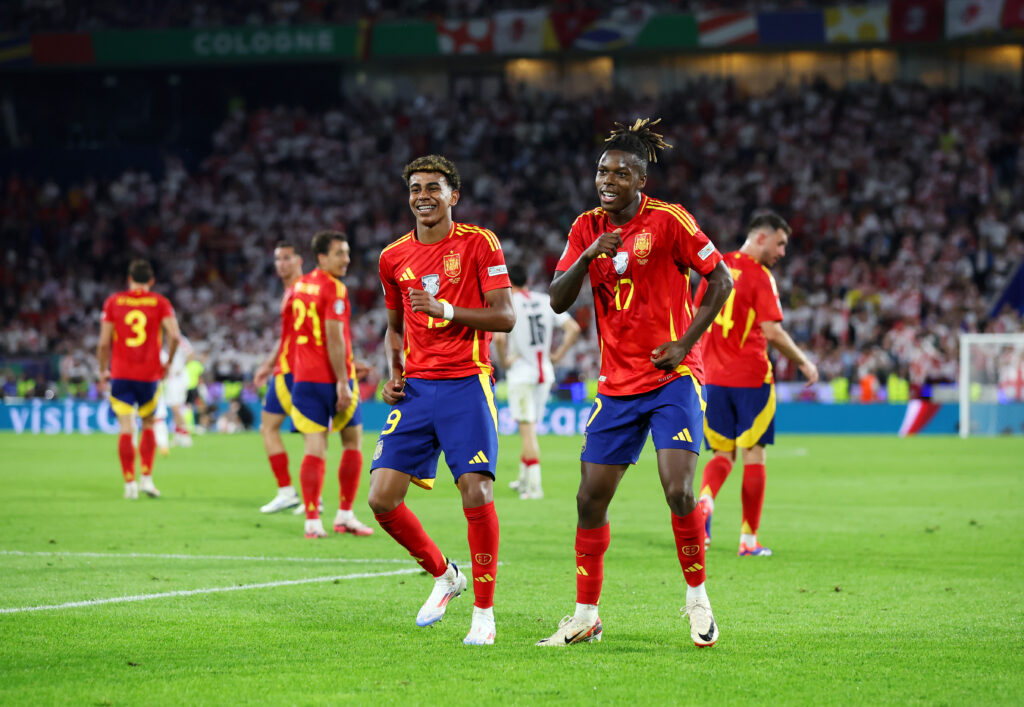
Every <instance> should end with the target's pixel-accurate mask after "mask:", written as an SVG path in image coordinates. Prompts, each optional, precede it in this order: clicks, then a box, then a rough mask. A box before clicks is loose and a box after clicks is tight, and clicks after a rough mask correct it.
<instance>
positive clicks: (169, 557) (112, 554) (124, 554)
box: [0, 550, 409, 564]
mask: <svg viewBox="0 0 1024 707" xmlns="http://www.w3.org/2000/svg"><path fill="white" fill-rule="evenodd" d="M0 555H14V556H17V557H99V558H104V557H106V558H115V559H120V558H128V559H140V558H142V559H156V560H239V561H242V562H329V563H336V562H355V563H367V564H377V563H401V564H406V563H408V562H409V560H400V559H394V558H382V559H365V558H351V559H350V558H344V557H267V556H246V555H184V554H159V553H151V552H24V551H22V550H0Z"/></svg>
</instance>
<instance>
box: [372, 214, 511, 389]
mask: <svg viewBox="0 0 1024 707" xmlns="http://www.w3.org/2000/svg"><path fill="white" fill-rule="evenodd" d="M380 281H381V284H383V286H384V304H385V306H386V307H387V308H388V309H401V310H402V311H403V312H404V316H405V341H404V346H405V375H406V376H407V377H409V378H427V379H435V380H436V379H444V378H464V377H465V376H473V375H479V374H480V373H486V374H488V375H490V374H491V370H492V369H491V354H490V344H491V332H489V331H480V330H479V329H473V328H471V327H467V326H463V325H461V324H457V323H455V322H449V321H447V320H445V319H439V318H435V317H429V316H427V314H426V313H424V312H413V311H412V305H411V304H410V302H409V296H408V290H409V289H411V288H415V289H422V290H426V291H427V292H429V293H430V294H432V295H433V296H434V297H435V298H436V299H437V300H438V301H440V302H448V303H449V304H451V305H452V306H454V307H471V308H476V309H479V308H482V307H486V306H487V300H485V299H484V293H485V292H489V291H490V290H497V289H500V288H502V287H511V286H512V283H511V282H509V279H508V269H507V268H506V267H505V254H504V253H503V252H502V250H501V243H500V242H499V241H498V237H497V236H495V235H494V234H493V233H492V232H491V231H488V230H487V229H486V228H480V227H479V226H472V225H470V224H466V223H453V224H452V228H451V230H450V231H449V232H448V235H447V236H446V237H445V238H444V239H443V240H441V241H439V242H437V243H432V244H430V245H426V244H423V243H420V242H419V241H418V240H416V232H415V231H410V232H409V233H407V234H405V235H404V236H402V237H401V238H399V239H398V240H397V241H395V242H394V243H392V244H391V245H389V246H387V247H386V248H385V249H384V250H383V251H381V254H380Z"/></svg>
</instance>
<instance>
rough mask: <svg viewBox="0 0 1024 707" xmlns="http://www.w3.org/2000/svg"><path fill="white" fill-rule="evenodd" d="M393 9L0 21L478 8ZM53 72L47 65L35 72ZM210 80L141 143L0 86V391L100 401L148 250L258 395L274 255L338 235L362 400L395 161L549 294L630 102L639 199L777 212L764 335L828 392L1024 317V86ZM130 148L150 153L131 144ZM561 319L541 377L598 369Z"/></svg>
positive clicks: (916, 369) (209, 374) (201, 377)
mask: <svg viewBox="0 0 1024 707" xmlns="http://www.w3.org/2000/svg"><path fill="white" fill-rule="evenodd" d="M663 4H665V5H671V6H672V7H676V8H678V7H682V6H688V5H690V4H693V3H663ZM792 4H793V3H775V5H782V6H786V5H792ZM796 4H798V5H800V4H802V5H807V3H796ZM812 4H813V3H812ZM385 5H387V6H388V8H390V9H385V8H384V7H383V6H385ZM394 5H395V7H397V8H398V9H397V10H396V9H394V7H392V4H390V3H378V4H377V5H375V4H374V3H369V5H367V4H366V3H344V2H342V3H324V2H297V1H296V2H263V3H243V2H227V3H186V2H169V3H164V2H152V1H150V2H140V3H132V4H130V5H125V4H123V3H113V2H94V3H72V2H57V3H47V2H42V1H40V2H23V3H21V4H20V5H19V4H15V5H14V6H11V7H6V9H5V10H3V11H0V17H2V18H3V19H4V20H6V21H7V23H8V24H10V23H14V25H17V26H21V27H23V28H35V27H39V26H41V25H42V26H50V27H53V28H62V27H63V28H76V29H80V28H83V27H85V28H88V27H105V26H110V25H115V26H123V27H134V26H137V25H138V24H140V23H146V24H148V25H150V26H178V25H186V26H189V25H193V26H194V25H197V24H202V23H204V22H208V23H214V24H216V23H243V24H244V23H264V22H300V21H308V20H309V17H308V15H310V13H312V14H313V15H314V16H315V17H314V19H316V18H319V19H324V18H328V19H334V20H338V21H341V20H342V19H347V18H350V15H352V16H354V15H359V14H360V13H361V14H362V15H365V14H366V12H367V10H366V8H367V7H371V8H372V7H377V6H379V7H378V9H379V11H380V12H381V13H385V14H387V13H393V12H398V13H399V14H401V13H408V12H421V13H425V12H446V11H450V10H452V9H453V8H454V9H456V10H458V11H459V12H461V13H462V14H463V15H467V16H468V15H472V14H473V13H475V12H484V11H485V7H484V5H485V4H484V3H479V2H470V1H465V2H415V1H414V0H408V1H407V2H404V3H397V4H394ZM511 5H512V6H515V3H511ZM565 5H567V6H571V5H572V3H565ZM753 5H754V6H757V5H758V4H756V3H754V4H753ZM399 6H400V7H399ZM12 7H14V8H20V12H19V11H12ZM126 8H130V9H126ZM87 9H88V10H92V11H93V14H92V15H88V14H87V13H86V14H83V12H84V11H85V10H87ZM58 10H59V11H58ZM79 10H81V12H80V11H79ZM328 12H331V13H333V14H330V15H329V16H328V15H327V14H324V13H328ZM4 13H7V14H6V17H5V16H4ZM160 78H161V79H164V80H166V77H165V76H164V75H163V74H161V75H160ZM71 80H73V79H67V78H64V79H61V78H54V79H52V80H51V81H52V83H51V88H52V89H53V90H58V89H60V88H61V87H62V86H64V87H66V86H67V82H68V81H71ZM111 80H113V81H114V82H115V84H116V82H117V79H116V78H114V79H111V78H110V77H109V76H106V77H104V76H97V77H93V78H90V79H88V80H87V81H85V83H86V84H88V82H89V81H93V82H94V85H95V88H94V89H90V88H89V87H88V86H87V87H86V88H85V89H79V90H86V91H88V90H94V91H97V92H102V90H103V88H102V87H103V86H106V87H107V88H111V84H110V81H111ZM122 80H124V79H122ZM129 80H134V81H136V83H133V84H132V86H138V85H142V84H140V83H138V82H139V81H140V80H141V79H139V78H135V79H129ZM210 80H211V81H213V82H215V83H216V82H219V83H216V85H218V86H227V87H228V90H227V92H226V95H224V96H222V97H221V100H219V101H218V102H216V103H214V104H210V105H192V104H188V105H178V106H175V107H174V110H173V111H172V112H171V113H170V114H167V113H161V114H160V115H159V116H153V120H152V121H151V123H149V124H148V125H152V126H157V128H154V130H156V129H159V131H160V135H159V136H156V135H154V134H151V133H146V130H145V129H143V128H139V130H138V131H137V132H136V134H137V135H140V136H139V137H137V138H134V139H129V138H125V137H124V136H125V134H132V133H131V131H127V132H126V131H124V130H122V131H118V130H115V129H113V128H110V127H109V125H110V124H111V123H113V124H115V125H116V124H119V123H118V121H125V120H129V121H130V119H131V116H130V115H125V106H126V105H130V104H125V103H123V102H121V103H117V102H113V103H111V105H110V106H109V107H108V108H107V109H104V108H102V107H99V108H93V109H92V112H91V113H90V115H89V116H83V117H81V119H80V120H77V121H76V120H71V121H70V125H69V126H65V127H62V128H61V129H57V128H56V127H55V123H53V122H52V121H50V122H46V121H39V122H35V121H32V120H26V119H25V116H26V115H29V116H30V115H32V114H33V113H32V111H33V110H35V108H34V106H30V105H26V104H25V102H26V101H30V100H34V98H33V95H34V94H33V93H32V91H31V90H30V89H28V88H25V87H22V90H20V91H19V90H15V91H12V92H11V93H9V94H8V95H6V96H3V105H2V111H0V112H2V113H3V116H4V127H5V128H6V129H5V130H4V131H3V140H4V142H5V143H6V144H5V148H6V154H7V155H8V158H7V159H6V161H5V165H4V166H5V167H6V169H5V170H4V171H3V172H0V238H2V241H3V256H2V262H0V287H2V293H3V294H2V301H0V377H2V380H0V385H2V389H3V393H4V395H5V396H21V397H33V396H40V397H55V396H63V395H73V396H78V397H90V396H94V395H95V391H94V387H93V383H94V381H95V378H96V374H97V371H96V360H95V355H94V351H95V346H96V337H97V334H98V331H99V316H100V308H101V306H102V303H103V300H104V298H105V297H106V296H107V295H108V294H110V293H111V292H113V291H114V290H116V289H119V288H121V287H122V286H123V284H124V282H125V269H126V264H127V262H128V261H129V260H130V259H131V258H133V257H138V256H142V257H146V258H148V259H150V260H151V261H152V262H153V264H154V266H155V269H156V273H157V285H156V289H157V290H158V291H160V292H162V293H164V294H166V295H167V296H168V297H170V299H171V301H172V302H173V303H174V305H175V307H176V310H177V314H178V317H179V320H180V323H181V327H182V330H183V332H184V333H185V334H186V336H188V337H189V338H190V339H191V340H192V343H193V345H194V346H195V348H196V351H197V357H198V359H199V361H200V362H201V363H202V370H201V373H199V372H197V384H199V385H202V386H203V389H204V391H205V394H206V397H207V398H208V399H211V400H218V399H222V398H225V397H237V396H239V395H242V396H243V397H244V398H247V399H251V400H255V399H256V398H257V396H258V391H255V390H254V389H253V388H252V386H251V383H250V381H251V378H252V374H253V372H254V371H255V369H256V367H257V366H258V364H259V363H260V362H261V361H262V360H264V359H265V358H266V356H267V355H268V353H270V352H271V351H272V350H273V347H274V344H275V341H276V337H277V335H278V332H279V324H278V304H279V301H280V295H281V285H280V282H278V281H277V278H276V277H275V276H274V273H273V267H272V251H273V248H274V245H275V244H276V243H277V242H279V241H282V240H284V241H289V242H292V243H294V244H296V245H297V246H299V247H300V252H302V253H303V255H304V258H305V269H306V270H308V269H310V268H311V267H313V266H314V265H315V262H314V260H313V258H312V255H311V254H310V253H309V251H308V242H309V239H310V238H311V236H312V235H313V233H315V232H316V231H317V230H320V229H323V228H337V229H342V230H344V231H346V232H347V233H348V234H349V236H350V240H351V243H352V248H353V262H352V265H351V267H350V269H349V273H348V276H347V277H346V278H345V279H346V282H347V283H348V285H349V288H350V296H351V299H352V305H353V311H354V312H355V315H354V318H353V320H352V326H353V338H354V346H355V349H356V354H357V356H358V357H359V358H360V359H362V360H363V361H365V362H366V363H368V364H369V365H370V366H371V368H372V370H373V371H374V373H372V374H371V376H370V377H369V379H368V380H367V381H365V382H364V397H371V396H372V395H373V394H374V390H375V387H376V383H377V380H378V379H379V378H380V376H382V375H386V361H385V358H384V355H383V349H382V346H381V341H382V336H383V332H384V327H385V323H386V316H385V312H384V309H383V298H382V294H381V288H380V284H379V281H378V278H377V270H376V266H377V258H378V255H379V253H380V250H381V248H382V247H383V246H385V245H386V244H387V243H389V242H390V241H392V240H394V239H395V238H397V237H399V236H401V235H402V234H404V233H406V232H407V231H409V230H410V229H411V228H412V225H413V219H412V216H411V214H410V212H409V209H408V204H407V200H406V190H405V185H404V183H403V182H402V180H401V171H402V167H403V165H404V164H405V163H406V162H408V161H409V160H411V159H412V158H414V157H416V156H418V155H421V154H425V153H430V152H438V153H443V154H445V155H447V156H449V157H450V158H452V159H453V160H454V161H455V162H456V164H457V165H458V167H459V169H460V170H461V172H462V175H463V184H464V186H463V193H462V200H461V201H460V203H459V205H458V206H457V207H456V210H455V217H456V220H459V221H466V222H471V223H476V224H479V225H482V226H485V227H487V228H490V229H492V230H494V231H495V232H496V233H497V234H498V235H499V237H500V238H501V241H502V244H503V248H504V250H505V254H506V259H507V260H508V261H509V262H510V263H512V262H521V263H523V264H524V265H526V267H527V269H528V271H529V273H530V275H531V280H532V286H533V287H535V288H538V289H545V288H546V287H547V284H548V283H549V282H550V278H551V275H552V272H553V269H554V265H555V263H556V262H557V258H558V256H559V254H560V253H561V251H562V249H563V247H564V244H565V238H566V234H567V232H568V229H569V226H570V225H571V224H572V221H573V220H574V218H575V217H576V215H577V214H579V213H580V212H582V211H584V210H587V209H590V208H593V207H594V206H596V199H595V189H594V184H593V178H594V165H595V162H596V159H597V157H598V155H599V154H600V151H601V143H602V141H603V139H604V137H605V136H606V135H607V133H608V131H609V129H610V128H611V127H612V124H613V122H614V121H622V122H629V121H632V120H633V119H634V118H635V117H637V116H643V117H646V116H653V117H660V118H662V126H663V127H664V132H665V139H666V141H667V142H668V143H670V144H671V145H673V149H671V150H668V151H666V152H664V153H663V154H662V156H661V158H660V160H659V162H658V163H657V164H656V165H652V166H651V169H650V180H649V182H648V187H647V189H646V191H647V192H648V193H649V194H651V195H653V196H657V197H659V198H662V199H666V200H669V201H673V202H678V203H681V204H683V205H684V206H685V207H686V208H687V209H688V210H689V211H690V212H691V213H693V215H694V216H695V217H696V219H697V221H698V223H699V224H700V225H701V226H702V228H703V230H704V231H705V232H706V233H707V234H708V235H709V236H710V237H711V238H712V240H713V241H714V242H715V243H716V245H717V246H718V248H719V249H720V250H722V251H723V252H724V251H727V250H733V249H736V248H738V247H739V245H740V244H741V242H742V238H743V236H744V235H745V229H744V226H745V223H746V222H747V221H748V219H749V218H750V216H751V215H752V214H753V213H754V212H755V211H757V210H758V209H764V208H770V209H773V210H775V211H777V212H778V213H780V214H781V215H783V216H784V217H785V218H786V219H788V220H789V222H790V224H791V225H792V227H793V237H792V240H791V244H790V247H789V251H788V253H787V255H786V257H785V258H784V259H783V260H782V261H781V262H780V263H779V264H778V265H777V266H776V267H775V276H776V279H777V281H778V284H779V289H780V292H781V296H782V302H783V305H784V311H785V316H786V322H785V325H786V326H787V328H788V330H789V331H790V332H791V334H792V335H793V337H794V339H795V340H796V341H797V342H798V343H799V344H800V345H801V346H802V347H804V348H805V349H806V350H808V352H809V353H810V355H811V357H812V358H813V360H814V361H815V363H816V364H817V365H818V367H819V369H820V370H821V373H822V377H823V379H824V380H825V381H826V382H831V381H835V380H840V379H842V380H845V381H847V382H848V385H849V384H854V385H856V384H859V382H861V381H875V382H876V384H877V386H878V387H879V388H881V389H884V387H885V381H887V380H889V379H890V378H892V377H896V378H897V379H898V380H900V381H904V382H905V383H906V384H907V385H909V386H910V388H911V389H912V390H917V389H920V388H921V387H922V386H926V385H928V384H930V383H936V382H949V381H954V380H955V379H956V376H957V335H958V334H959V333H961V332H1017V331H1022V330H1024V324H1022V320H1021V316H1020V314H1019V313H1018V311H1017V310H1016V309H1015V308H1014V307H1013V306H1010V305H1009V304H1008V305H1006V306H999V301H1000V295H1001V293H1002V292H1003V291H1004V289H1005V288H1006V286H1007V284H1008V282H1009V281H1010V279H1011V278H1013V277H1014V275H1015V274H1016V273H1017V270H1018V269H1019V268H1020V267H1021V264H1022V262H1024V97H1022V93H1021V89H1020V84H1019V82H1018V83H1017V84H1016V85H1015V84H1013V83H1012V82H1000V81H993V82H990V83H989V84H988V85H971V86H959V87H951V86H949V85H929V84H926V83H923V82H919V81H886V82H879V81H875V80H865V81H858V82H849V83H846V84H845V85H840V86H836V85H834V83H829V82H826V81H824V80H809V81H805V82H802V83H800V84H799V85H792V84H781V83H780V84H778V85H775V86H769V87H765V88H763V89H762V90H759V91H751V90H749V87H744V86H741V85H738V84H737V83H736V82H735V81H733V80H731V79H729V78H711V77H692V78H689V79H686V80H685V81H681V82H680V83H679V85H678V86H677V87H675V88H674V89H673V90H671V91H663V92H661V93H659V95H657V96H651V95H649V93H640V92H632V91H630V89H629V87H628V86H627V87H624V86H616V87H612V88H610V89H609V90H603V91H595V92H587V93H583V94H581V95H572V96H567V95H562V94H559V93H557V92H553V91H547V90H542V89H537V88H531V87H529V86H523V85H518V84H516V82H514V81H512V80H508V81H503V82H500V83H499V85H497V86H496V87H494V89H493V90H492V91H490V92H489V93H488V95H486V96H481V95H480V93H479V91H478V88H479V84H476V83H473V82H466V83H465V84H464V85H461V86H460V84H459V83H458V82H454V83H452V84H451V86H449V90H446V91H439V90H434V89H433V88H431V87H430V86H429V85H428V86H427V87H426V88H425V89H424V90H422V91H414V92H400V93H396V94H393V95H380V94H379V92H377V93H374V92H372V91H369V90H364V88H361V87H360V85H359V84H358V82H353V81H338V82H337V83H336V84H335V85H334V86H332V91H331V92H329V93H324V92H321V93H319V94H316V95H310V96H309V97H308V100H300V99H299V97H298V96H296V95H294V93H293V94H292V95H289V94H287V93H282V92H281V91H276V92H275V91H273V90H270V89H267V90H266V91H260V90H259V89H258V88H254V87H253V85H254V83H258V82H256V81H254V80H253V79H252V77H247V78H242V79H239V78H238V77H237V76H233V77H232V78H231V79H230V80H222V79H210ZM61 81H64V83H61ZM143 83H144V82H143ZM140 90H144V89H140ZM209 90H210V91H213V90H214V87H213V86H211V87H210V89H209ZM72 93H73V91H72V89H70V88H67V90H66V91H65V92H64V95H65V96H69V95H71V94H72ZM101 97H102V96H101ZM17 116H21V117H22V119H21V120H20V121H19V120H17ZM69 117H70V116H69ZM127 124H132V123H130V122H129V123H127ZM61 125H63V124H61ZM147 142H149V143H157V146H156V147H154V146H152V145H150V147H149V148H148V149H147V150H146V151H144V154H145V157H144V158H142V159H139V158H138V154H139V153H138V150H137V149H136V148H137V147H138V144H139V143H147ZM85 147H88V148H89V149H92V150H96V149H100V150H107V151H108V152H109V154H110V155H112V157H111V159H110V160H109V161H108V162H107V163H105V164H104V165H103V168H102V169H90V168H88V167H86V168H72V167H69V165H68V164H66V163H65V164H57V163H53V164H52V165H50V167H49V168H48V167H47V165H45V164H40V161H41V156H42V155H52V154H55V153H56V154H78V153H76V152H75V151H76V150H80V149H82V148H85ZM62 150H67V151H68V152H67V153H62V152H61V151H62ZM29 160H31V164H30V163H29ZM122 163H123V166H122ZM29 164H30V166H28V165H29ZM573 314H574V316H575V317H576V319H577V321H578V322H579V323H580V325H581V326H582V328H583V331H584V335H583V336H582V337H581V339H580V341H579V342H578V343H577V344H576V346H575V347H574V349H573V351H572V352H571V354H570V355H569V356H568V357H567V358H566V360H565V361H564V362H563V365H562V367H561V368H560V370H559V372H558V375H559V378H560V380H563V381H588V380H594V379H595V378H596V376H597V371H598V366H599V358H598V354H597V346H596V332H595V327H594V322H593V312H592V308H591V305H590V302H589V301H588V298H587V296H584V297H581V299H580V301H579V302H578V303H577V305H576V307H575V308H574V310H573ZM775 365H776V376H777V379H778V380H780V381H791V380H797V376H798V375H799V373H798V371H796V370H794V369H793V368H792V367H791V366H790V365H789V363H788V361H787V360H786V359H785V358H783V357H778V358H777V359H776V361H775ZM865 385H867V383H865ZM861 395H863V397H864V399H865V400H872V399H874V398H873V397H872V396H873V395H874V391H873V390H872V391H869V390H868V389H867V388H865V389H864V391H863V393H857V394H855V395H854V396H853V397H858V396H861Z"/></svg>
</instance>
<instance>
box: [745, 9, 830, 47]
mask: <svg viewBox="0 0 1024 707" xmlns="http://www.w3.org/2000/svg"><path fill="white" fill-rule="evenodd" d="M757 34H758V38H759V39H760V43H761V44H821V43H822V42H824V41H825V15H824V14H823V13H822V12H821V11H820V10H799V11H797V10H794V11H792V12H760V13H758V15H757Z"/></svg>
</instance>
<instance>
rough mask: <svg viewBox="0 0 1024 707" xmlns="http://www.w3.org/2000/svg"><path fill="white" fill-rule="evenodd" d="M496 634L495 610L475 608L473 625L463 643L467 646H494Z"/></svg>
mask: <svg viewBox="0 0 1024 707" xmlns="http://www.w3.org/2000/svg"><path fill="white" fill-rule="evenodd" d="M494 633H495V631H494V608H493V607H491V608H489V609H481V608H480V607H478V606H474V607H473V623H472V625H471V626H470V627H469V633H468V634H466V637H465V638H464V639H462V642H463V643H465V644H466V645H467V646H491V645H494Z"/></svg>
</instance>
